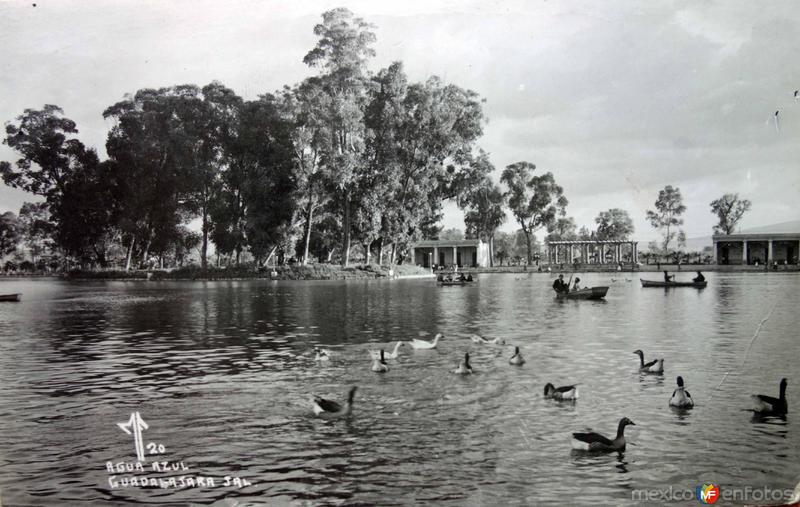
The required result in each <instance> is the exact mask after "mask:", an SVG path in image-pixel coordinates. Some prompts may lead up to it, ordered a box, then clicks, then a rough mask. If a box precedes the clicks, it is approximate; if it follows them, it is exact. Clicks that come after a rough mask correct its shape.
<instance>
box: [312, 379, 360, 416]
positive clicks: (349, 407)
mask: <svg viewBox="0 0 800 507" xmlns="http://www.w3.org/2000/svg"><path fill="white" fill-rule="evenodd" d="M355 394H356V386H353V387H351V388H350V393H349V394H348V395H347V402H346V403H345V404H344V406H342V405H340V404H339V403H337V402H335V401H331V400H326V399H324V398H320V397H319V396H314V401H313V403H314V407H313V408H314V414H316V415H317V416H319V417H321V418H323V419H336V418H338V417H346V416H348V415H350V413H351V412H352V411H353V397H354V396H355Z"/></svg>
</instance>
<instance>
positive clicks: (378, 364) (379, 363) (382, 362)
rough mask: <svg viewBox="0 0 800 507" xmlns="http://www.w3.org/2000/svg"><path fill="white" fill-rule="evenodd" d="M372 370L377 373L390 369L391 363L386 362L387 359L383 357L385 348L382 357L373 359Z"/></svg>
mask: <svg viewBox="0 0 800 507" xmlns="http://www.w3.org/2000/svg"><path fill="white" fill-rule="evenodd" d="M372 371H374V372H376V373H386V372H387V371H389V365H387V364H386V359H384V357H383V350H381V357H380V358H379V359H375V360H374V361H372Z"/></svg>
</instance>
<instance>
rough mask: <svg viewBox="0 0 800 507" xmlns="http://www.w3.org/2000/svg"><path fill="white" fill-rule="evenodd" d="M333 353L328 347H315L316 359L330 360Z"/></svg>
mask: <svg viewBox="0 0 800 507" xmlns="http://www.w3.org/2000/svg"><path fill="white" fill-rule="evenodd" d="M330 360H331V353H330V351H329V350H328V349H321V348H319V347H314V361H330Z"/></svg>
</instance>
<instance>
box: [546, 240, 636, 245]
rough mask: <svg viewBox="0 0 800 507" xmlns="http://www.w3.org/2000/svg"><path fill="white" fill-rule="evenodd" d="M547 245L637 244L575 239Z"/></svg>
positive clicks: (629, 241) (624, 241)
mask: <svg viewBox="0 0 800 507" xmlns="http://www.w3.org/2000/svg"><path fill="white" fill-rule="evenodd" d="M545 243H547V244H548V245H628V244H631V243H638V241H632V240H630V239H609V240H606V239H602V240H600V239H575V240H565V241H546V240H545Z"/></svg>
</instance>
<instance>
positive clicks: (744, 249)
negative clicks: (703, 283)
mask: <svg viewBox="0 0 800 507" xmlns="http://www.w3.org/2000/svg"><path fill="white" fill-rule="evenodd" d="M711 239H712V241H713V242H714V261H715V263H716V264H745V265H748V264H760V265H762V266H763V265H764V264H771V263H778V264H797V263H798V253H799V252H800V232H793V233H791V232H785V233H738V234H715V235H714V236H712V238H711Z"/></svg>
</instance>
